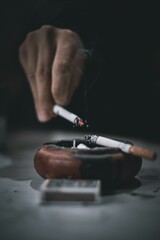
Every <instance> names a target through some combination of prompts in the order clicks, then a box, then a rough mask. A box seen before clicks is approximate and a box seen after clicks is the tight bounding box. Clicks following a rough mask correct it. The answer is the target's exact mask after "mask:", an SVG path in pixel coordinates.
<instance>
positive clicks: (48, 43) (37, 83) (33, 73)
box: [20, 27, 55, 122]
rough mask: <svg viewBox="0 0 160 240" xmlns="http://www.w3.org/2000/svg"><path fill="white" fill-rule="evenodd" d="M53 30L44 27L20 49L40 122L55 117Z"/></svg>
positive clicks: (28, 38) (28, 37)
mask: <svg viewBox="0 0 160 240" xmlns="http://www.w3.org/2000/svg"><path fill="white" fill-rule="evenodd" d="M51 30H53V29H52V28H50V27H43V28H42V29H40V30H39V31H34V32H32V33H30V34H29V35H28V36H27V38H26V40H25V42H24V44H23V45H22V46H21V48H20V61H21V63H22V66H23V68H24V71H25V73H26V76H27V79H28V81H29V83H30V86H31V90H32V95H33V98H34V103H35V108H36V112H37V117H38V119H39V121H41V122H44V121H48V120H49V119H51V118H52V117H53V112H52V107H53V102H54V100H53V97H52V94H51V68H52V63H53V58H54V52H55V43H54V41H53V37H52V31H51Z"/></svg>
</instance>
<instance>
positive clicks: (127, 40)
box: [0, 0, 160, 139]
mask: <svg viewBox="0 0 160 240" xmlns="http://www.w3.org/2000/svg"><path fill="white" fill-rule="evenodd" d="M158 10H159V8H158V5H157V6H156V5H154V4H153V3H152V2H151V1H149V2H147V3H143V2H141V1H137V2H136V1H134V3H128V1H89V0H88V1H79V0H76V1H67V0H66V1H65V0H60V1H58V0H57V1H55V0H54V1H53V0H52V1H51V0H39V1H38V0H36V1H30V0H28V1H20V0H19V1H18V0H17V1H9V0H8V1H1V3H0V27H1V33H0V113H1V115H2V116H5V118H6V120H7V125H8V128H9V129H15V128H42V129H48V128H51V129H52V128H54V127H59V128H69V129H72V126H71V124H70V123H68V122H66V121H65V120H63V119H60V118H57V119H56V120H53V121H50V122H49V123H45V124H42V123H39V122H38V120H37V118H36V114H35V111H34V104H33V99H32V96H31V92H30V88H29V85H28V82H27V81H26V78H25V75H24V73H23V71H22V68H21V66H20V63H19V60H18V48H19V46H20V45H21V43H22V42H23V40H24V39H25V36H26V34H27V33H28V32H30V31H33V30H35V29H38V28H40V27H41V26H43V25H44V24H50V25H54V26H56V27H60V28H70V29H72V30H74V31H76V32H77V33H78V34H79V36H80V37H81V39H82V41H83V42H84V45H85V49H86V50H87V53H88V60H87V66H86V68H85V72H84V76H83V79H82V82H81V86H80V87H79V89H78V90H77V92H76V93H75V95H74V97H73V100H72V102H71V104H70V105H69V106H68V109H70V110H71V111H73V112H75V113H77V114H79V115H80V116H82V117H83V118H86V119H87V120H88V121H89V123H90V127H91V131H92V130H93V131H101V132H102V133H103V132H105V133H114V134H124V135H126V134H129V135H134V136H139V137H148V138H154V139H159V138H160V127H159V122H160V117H159V103H160V38H159V23H160V21H159V18H160V17H159V11H158Z"/></svg>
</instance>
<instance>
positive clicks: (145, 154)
mask: <svg viewBox="0 0 160 240" xmlns="http://www.w3.org/2000/svg"><path fill="white" fill-rule="evenodd" d="M85 140H86V141H87V142H90V143H95V144H98V145H101V146H104V147H111V148H119V149H120V150H121V151H123V152H125V153H130V154H133V155H135V156H138V157H142V158H146V159H149V160H155V159H156V153H155V152H154V151H152V150H149V149H145V148H142V147H139V146H135V145H132V144H129V143H124V142H119V141H117V140H113V139H110V138H106V137H102V136H97V135H86V136H85Z"/></svg>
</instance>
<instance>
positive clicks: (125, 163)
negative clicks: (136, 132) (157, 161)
mask: <svg viewBox="0 0 160 240" xmlns="http://www.w3.org/2000/svg"><path fill="white" fill-rule="evenodd" d="M76 143H77V144H78V143H84V142H83V141H82V140H76ZM85 145H86V142H85ZM72 146H73V141H70V140H68V141H63V140H62V141H57V142H50V143H46V144H44V145H43V146H42V147H41V148H40V149H39V150H38V151H37V152H36V154H35V157H34V166H35V169H36V171H37V172H38V174H39V175H40V176H41V177H42V178H44V179H46V178H48V179H54V178H56V179H64V178H71V179H100V180H102V181H105V182H106V183H109V184H112V183H124V182H126V181H128V180H130V179H131V178H133V177H134V176H136V175H137V173H138V172H139V170H140V168H141V165H142V158H141V157H137V156H134V155H131V154H127V153H123V152H122V151H121V150H119V149H116V148H107V147H99V146H98V147H97V145H94V144H92V145H89V147H90V149H78V148H73V147H72Z"/></svg>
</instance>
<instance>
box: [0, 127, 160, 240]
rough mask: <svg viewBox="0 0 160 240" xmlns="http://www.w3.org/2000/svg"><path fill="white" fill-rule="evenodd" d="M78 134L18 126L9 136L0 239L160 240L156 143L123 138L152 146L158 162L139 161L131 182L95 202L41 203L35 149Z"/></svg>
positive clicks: (1, 168) (3, 161)
mask: <svg viewBox="0 0 160 240" xmlns="http://www.w3.org/2000/svg"><path fill="white" fill-rule="evenodd" d="M79 136H80V137H81V134H80V133H78V132H74V133H73V132H66V131H55V130H54V131H38V130H37V131H35V130H21V131H15V132H11V133H9V134H8V136H7V150H6V151H5V152H3V153H0V239H1V240H8V239H12V240H13V239H16V240H19V239H20V240H32V239H34V240H42V239H43V240H44V239H45V240H48V239H55V240H63V239H70V240H72V239H74V240H79V239H84V240H85V239H87V240H88V239H92V240H95V239H96V240H101V239H105V240H106V239H109V240H112V239H115V240H117V239H123V240H125V239H127V240H128V239H130V240H132V239H134V240H135V239H136V240H137V239H141V240H142V239H143V240H148V239H153V240H159V239H160V157H159V156H160V149H159V147H160V144H158V143H153V142H149V141H145V140H140V139H136V140H135V139H131V138H127V140H130V141H132V142H133V143H135V144H138V145H139V146H142V147H147V148H151V149H153V150H155V151H156V152H157V154H158V157H157V160H156V161H155V162H151V161H149V160H143V163H142V168H141V170H140V172H139V173H138V175H137V176H136V178H135V180H134V181H133V182H134V183H136V184H134V183H133V186H130V187H128V188H122V189H119V190H116V189H115V190H114V191H113V193H112V194H111V193H110V194H109V193H108V194H106V195H104V196H102V200H101V202H100V203H99V204H82V203H77V204H67V203H54V204H50V205H44V204H41V201H40V191H39V187H40V185H41V183H42V182H43V179H42V178H41V177H40V176H39V175H38V174H37V172H36V171H35V169H34V166H33V158H34V155H35V152H36V151H37V149H38V148H40V146H41V145H42V144H43V143H44V142H48V141H50V140H59V139H72V138H73V137H74V138H78V137H79ZM114 137H115V136H114ZM118 137H119V138H120V136H118ZM123 138H124V137H123ZM123 138H122V137H121V139H123ZM125 139H126V138H125ZM137 183H139V184H137Z"/></svg>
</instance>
